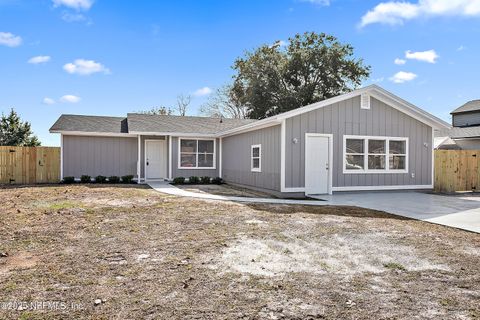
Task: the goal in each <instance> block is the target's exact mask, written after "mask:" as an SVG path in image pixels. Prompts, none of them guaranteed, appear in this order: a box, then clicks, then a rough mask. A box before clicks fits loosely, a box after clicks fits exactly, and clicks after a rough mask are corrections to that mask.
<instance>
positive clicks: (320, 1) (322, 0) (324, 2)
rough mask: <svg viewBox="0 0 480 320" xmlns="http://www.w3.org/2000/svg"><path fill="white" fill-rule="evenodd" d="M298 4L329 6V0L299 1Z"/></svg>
mask: <svg viewBox="0 0 480 320" xmlns="http://www.w3.org/2000/svg"><path fill="white" fill-rule="evenodd" d="M299 1H300V2H309V3H313V4H316V5H319V6H329V5H330V0H299Z"/></svg>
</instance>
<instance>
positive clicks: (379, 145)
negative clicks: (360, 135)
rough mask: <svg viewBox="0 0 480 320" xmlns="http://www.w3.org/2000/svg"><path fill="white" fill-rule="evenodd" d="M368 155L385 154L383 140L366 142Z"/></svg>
mask: <svg viewBox="0 0 480 320" xmlns="http://www.w3.org/2000/svg"><path fill="white" fill-rule="evenodd" d="M368 153H385V140H368Z"/></svg>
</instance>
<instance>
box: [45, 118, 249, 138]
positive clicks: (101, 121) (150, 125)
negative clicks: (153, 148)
mask: <svg viewBox="0 0 480 320" xmlns="http://www.w3.org/2000/svg"><path fill="white" fill-rule="evenodd" d="M254 121H256V120H252V119H221V120H220V119H219V118H207V117H188V116H185V117H184V116H173V115H149V114H138V113H129V114H128V115H127V117H126V118H125V117H105V116H84V115H72V114H65V115H61V116H60V118H58V120H57V121H56V122H55V123H54V124H53V126H52V127H51V128H50V132H54V133H59V132H60V133H75V134H82V133H94V134H108V135H136V134H139V133H141V134H148V133H151V134H192V135H208V136H215V135H217V134H219V133H220V132H222V131H225V130H229V129H233V128H236V127H240V126H243V125H245V124H249V123H252V122H254Z"/></svg>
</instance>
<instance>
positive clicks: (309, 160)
mask: <svg viewBox="0 0 480 320" xmlns="http://www.w3.org/2000/svg"><path fill="white" fill-rule="evenodd" d="M330 139H332V137H331V136H326V135H317V134H313V133H312V134H308V133H307V134H306V136H305V194H306V195H309V194H312V195H313V194H326V193H329V191H330V190H329V189H330V188H329V186H330V183H331V181H330V179H331V178H330V177H331V174H330V170H331V164H330V145H331V141H330Z"/></svg>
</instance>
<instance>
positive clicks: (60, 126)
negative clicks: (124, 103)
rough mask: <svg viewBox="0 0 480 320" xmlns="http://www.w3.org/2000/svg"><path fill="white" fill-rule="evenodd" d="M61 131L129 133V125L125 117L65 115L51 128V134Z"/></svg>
mask: <svg viewBox="0 0 480 320" xmlns="http://www.w3.org/2000/svg"><path fill="white" fill-rule="evenodd" d="M60 131H73V132H98V133H128V123H127V118H125V117H103V116H81V115H73V114H63V115H61V116H60V118H58V120H57V121H56V122H55V123H54V124H53V126H52V127H51V128H50V132H60Z"/></svg>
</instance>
